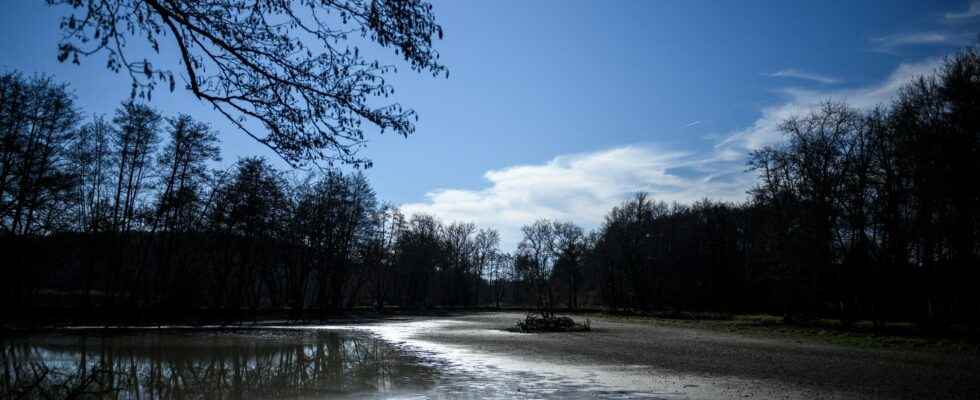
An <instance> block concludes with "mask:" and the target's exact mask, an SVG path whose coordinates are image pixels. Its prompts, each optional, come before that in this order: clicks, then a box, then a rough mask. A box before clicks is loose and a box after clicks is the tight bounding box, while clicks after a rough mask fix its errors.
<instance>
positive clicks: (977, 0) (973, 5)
mask: <svg viewBox="0 0 980 400" xmlns="http://www.w3.org/2000/svg"><path fill="white" fill-rule="evenodd" d="M977 16H980V0H974V1H971V2H970V5H969V6H967V8H966V10H965V11H961V12H948V13H946V19H947V20H962V19H967V18H974V17H977Z"/></svg>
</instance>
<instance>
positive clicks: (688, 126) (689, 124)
mask: <svg viewBox="0 0 980 400" xmlns="http://www.w3.org/2000/svg"><path fill="white" fill-rule="evenodd" d="M698 125H701V121H691V122H689V123H688V124H687V125H684V127H685V128H690V127H694V126H698Z"/></svg>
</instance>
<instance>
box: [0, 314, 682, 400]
mask: <svg viewBox="0 0 980 400" xmlns="http://www.w3.org/2000/svg"><path fill="white" fill-rule="evenodd" d="M447 323H452V322H451V321H442V322H439V321H436V322H431V321H427V322H410V323H382V324H369V325H352V326H303V327H295V326H291V327H279V328H275V327H272V328H270V327H265V328H259V329H244V330H234V331H229V330H226V329H169V330H127V331H123V332H119V331H116V332H107V331H99V330H79V331H73V332H61V333H54V334H44V335H34V336H29V337H19V338H7V339H0V340H2V342H0V344H2V354H0V397H2V398H8V397H19V395H26V396H25V397H26V398H65V397H71V396H72V395H77V394H85V395H86V396H88V397H95V398H119V399H182V398H208V399H241V398H247V399H252V398H255V399H260V398H261V399H266V398H303V399H313V398H398V399H415V398H480V399H483V398H502V399H503V398H507V399H509V398H527V399H539V398H540V399H547V398H590V399H592V398H648V399H650V398H658V399H659V398H676V397H682V396H678V395H679V393H643V392H640V391H636V390H630V388H629V386H630V385H610V384H609V380H608V379H605V378H606V377H604V376H603V374H604V372H603V370H602V369H601V368H595V369H593V368H585V367H570V366H560V365H553V364H548V363H535V362H528V361H526V360H525V361H522V360H518V359H515V358H512V357H506V356H501V355H493V354H482V353H479V352H474V351H470V350H468V349H466V348H464V347H454V346H446V345H440V344H436V343H431V342H425V341H422V340H417V339H415V338H414V337H415V334H416V333H418V332H419V331H421V330H426V329H438V328H439V325H440V324H447ZM482 334H488V333H487V332H482ZM493 334H501V335H507V334H511V333H507V332H497V333H493ZM76 397H77V396H76ZM83 397H84V396H83Z"/></svg>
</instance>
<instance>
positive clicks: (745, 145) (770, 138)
mask: <svg viewBox="0 0 980 400" xmlns="http://www.w3.org/2000/svg"><path fill="white" fill-rule="evenodd" d="M941 62H942V61H941V60H940V59H928V60H925V61H921V62H917V63H908V64H901V65H899V66H898V68H896V69H895V71H893V72H892V73H891V75H889V76H888V78H887V79H885V81H884V82H881V83H879V84H876V85H871V86H865V87H859V88H852V89H839V90H807V89H799V88H787V89H783V90H781V91H780V93H782V94H783V95H784V96H785V98H786V99H787V100H786V101H784V102H782V103H779V104H777V105H774V106H770V107H766V108H764V109H762V116H761V117H760V118H758V119H756V120H755V122H753V123H752V125H751V126H749V127H747V128H745V129H741V130H739V131H736V132H734V133H733V134H731V135H729V136H728V137H727V138H726V139H724V140H722V141H721V142H719V143H718V144H717V145H715V149H716V150H729V151H735V152H741V153H745V152H748V151H752V150H757V149H761V148H762V147H764V146H766V145H769V144H772V143H776V142H777V141H779V140H780V138H781V137H782V135H781V134H780V132H779V124H780V123H781V122H782V121H784V120H786V119H787V118H789V117H791V116H794V115H800V114H802V113H805V112H807V111H810V110H812V109H814V108H815V107H817V106H819V105H820V104H821V103H823V102H826V101H827V100H832V101H844V102H847V103H848V104H850V105H851V106H852V107H856V108H859V109H870V108H873V107H875V106H877V105H880V104H884V103H887V102H888V101H889V100H891V99H892V98H894V97H895V95H896V94H897V93H898V90H899V89H900V88H901V87H902V85H904V84H906V83H908V82H909V81H912V80H913V79H915V78H917V77H920V76H923V75H927V74H930V73H932V72H934V71H935V70H936V69H937V68H939V66H940V64H941Z"/></svg>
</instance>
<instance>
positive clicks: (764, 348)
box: [416, 313, 980, 399]
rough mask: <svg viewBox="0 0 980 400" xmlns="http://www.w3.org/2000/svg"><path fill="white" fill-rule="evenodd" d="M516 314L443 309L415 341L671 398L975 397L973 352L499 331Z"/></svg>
mask: <svg viewBox="0 0 980 400" xmlns="http://www.w3.org/2000/svg"><path fill="white" fill-rule="evenodd" d="M522 317H523V315H522V314H518V313H484V314H470V315H463V316H458V317H450V318H448V319H449V320H451V321H453V322H454V323H451V324H447V325H444V326H442V327H441V328H440V329H438V330H429V331H425V332H421V333H418V334H417V337H416V339H418V340H424V341H428V342H432V343H436V344H440V345H446V346H453V347H457V348H465V349H468V350H472V351H476V352H483V353H490V354H495V355H503V356H508V357H513V358H514V359H519V360H530V361H533V362H536V363H538V364H539V365H540V364H542V363H544V364H551V365H556V366H563V365H564V366H579V367H583V366H584V367H589V366H595V368H596V369H597V370H598V369H600V368H601V369H604V370H605V371H606V372H607V373H608V372H609V371H612V372H613V373H612V374H613V375H617V373H618V374H619V376H620V377H621V378H622V380H623V383H624V384H626V383H629V384H630V385H631V386H634V387H635V386H637V385H639V386H646V388H647V389H648V390H649V391H651V392H657V393H669V394H672V396H671V397H682V398H787V399H794V398H808V399H809V398H842V399H849V398H862V399H865V398H882V399H903V398H908V399H924V398H930V399H977V398H980V356H978V355H977V354H976V353H975V352H972V353H967V352H961V353H957V352H953V351H936V350H921V351H920V350H908V349H903V350H895V349H865V348H857V347H847V346H839V345H830V344H822V343H814V342H813V341H808V340H794V339H791V338H785V337H778V338H775V337H774V338H765V337H759V336H756V335H753V336H744V335H738V334H729V333H721V332H717V331H711V330H704V329H695V328H687V327H678V326H664V325H662V324H657V323H656V322H650V321H645V322H627V321H620V320H614V319H606V318H601V317H600V318H595V317H593V318H592V319H591V323H592V329H593V330H592V331H591V332H582V333H541V334H517V333H514V334H501V333H500V330H502V329H505V328H508V327H511V326H513V324H514V323H515V322H516V321H517V320H518V319H521V318H522ZM637 377H639V378H637ZM613 384H616V382H613Z"/></svg>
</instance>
